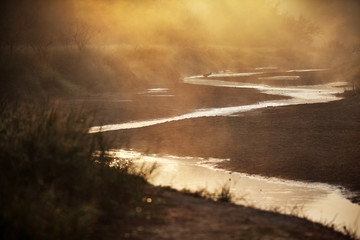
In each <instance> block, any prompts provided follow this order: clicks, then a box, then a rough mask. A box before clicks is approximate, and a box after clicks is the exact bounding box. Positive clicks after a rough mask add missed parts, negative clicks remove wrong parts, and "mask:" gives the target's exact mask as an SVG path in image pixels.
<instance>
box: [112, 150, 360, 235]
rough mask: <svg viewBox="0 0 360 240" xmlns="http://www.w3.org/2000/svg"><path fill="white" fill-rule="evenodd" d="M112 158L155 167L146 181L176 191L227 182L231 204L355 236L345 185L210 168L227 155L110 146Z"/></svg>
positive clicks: (356, 216) (353, 207)
mask: <svg viewBox="0 0 360 240" xmlns="http://www.w3.org/2000/svg"><path fill="white" fill-rule="evenodd" d="M111 153H112V154H113V155H114V157H115V158H126V159H130V160H132V161H133V162H134V163H135V166H137V167H138V168H139V167H140V166H141V167H144V165H143V164H145V168H146V167H151V166H152V165H153V164H154V163H156V164H157V165H156V166H157V167H156V171H155V173H154V174H153V175H152V176H151V177H150V178H149V181H150V182H151V183H152V184H154V185H158V186H170V187H172V188H175V189H178V190H182V189H189V190H192V191H197V190H201V189H207V190H208V191H209V192H212V193H214V192H217V191H219V190H220V189H221V188H222V187H223V186H228V187H230V191H231V194H233V200H234V202H235V203H237V204H243V205H248V206H254V207H256V208H260V209H265V210H274V209H275V210H277V211H280V212H282V213H286V214H291V215H296V216H300V217H307V218H309V219H310V220H312V221H315V222H320V223H322V224H333V225H334V226H335V227H336V229H337V230H339V231H343V230H344V227H346V229H348V230H350V231H353V232H357V235H358V236H359V237H360V206H359V205H357V204H354V203H351V201H350V200H348V199H347V198H346V194H351V193H349V192H348V193H347V192H345V190H343V189H341V188H340V187H336V186H331V185H328V184H323V183H305V182H300V181H290V180H283V179H278V178H265V177H261V176H257V175H247V174H243V173H237V172H229V171H225V170H222V169H217V168H215V164H216V163H218V162H221V161H229V160H227V159H215V158H212V159H203V158H194V157H176V156H157V155H144V154H141V153H139V152H136V151H126V150H113V151H112V152H111Z"/></svg>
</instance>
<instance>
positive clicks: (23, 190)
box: [0, 104, 145, 239]
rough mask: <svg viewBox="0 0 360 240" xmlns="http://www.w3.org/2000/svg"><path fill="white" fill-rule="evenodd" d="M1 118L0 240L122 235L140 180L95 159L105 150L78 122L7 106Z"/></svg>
mask: <svg viewBox="0 0 360 240" xmlns="http://www.w3.org/2000/svg"><path fill="white" fill-rule="evenodd" d="M0 112H1V118H0V164H1V168H0V196H1V198H0V238H1V239H101V238H109V237H110V236H109V234H110V235H111V234H116V236H124V234H125V233H126V231H127V230H128V229H129V228H131V226H130V222H131V221H130V219H131V218H132V217H135V215H136V214H137V211H136V209H137V208H139V207H141V205H142V204H143V202H142V198H143V197H144V196H143V187H144V186H145V180H144V178H143V177H140V176H136V175H133V174H130V173H129V169H128V167H122V168H119V167H113V168H110V167H108V164H107V158H106V157H104V155H103V154H100V155H99V156H98V157H94V155H93V152H94V150H95V149H97V150H99V149H100V150H104V148H105V145H104V142H103V141H102V140H101V138H99V137H98V136H89V135H88V134H87V131H88V128H87V126H88V124H89V121H87V120H86V118H85V117H84V115H83V114H78V113H71V112H70V113H69V112H67V113H64V112H62V111H58V110H56V109H55V108H53V107H49V106H47V107H34V106H24V105H22V106H12V107H10V106H8V105H6V104H2V106H1V111H0ZM95 161H96V163H95Z"/></svg>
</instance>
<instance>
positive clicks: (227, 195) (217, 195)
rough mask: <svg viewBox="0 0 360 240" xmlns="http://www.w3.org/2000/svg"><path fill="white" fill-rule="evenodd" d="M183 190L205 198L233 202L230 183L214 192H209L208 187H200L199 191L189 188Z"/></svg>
mask: <svg viewBox="0 0 360 240" xmlns="http://www.w3.org/2000/svg"><path fill="white" fill-rule="evenodd" d="M181 192H183V193H185V194H188V195H191V196H195V197H200V198H205V199H210V200H213V201H216V202H233V197H234V196H233V194H232V193H231V191H230V185H229V184H224V185H223V186H222V187H221V188H219V189H218V191H215V192H214V193H211V192H209V191H208V190H207V189H205V188H203V189H199V190H197V191H191V190H189V189H183V190H181Z"/></svg>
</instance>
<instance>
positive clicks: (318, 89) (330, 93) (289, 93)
mask: <svg viewBox="0 0 360 240" xmlns="http://www.w3.org/2000/svg"><path fill="white" fill-rule="evenodd" d="M227 74H228V75H229V74H230V73H227ZM244 74H245V73H244ZM247 74H250V73H247ZM233 75H236V73H233ZM184 82H185V83H188V84H197V85H207V86H216V87H232V88H253V89H258V90H260V91H261V92H263V93H265V94H273V95H281V96H286V97H290V99H283V100H273V101H265V102H260V103H256V104H250V105H242V106H235V107H223V108H211V109H200V110H197V111H195V112H191V113H187V114H183V115H180V116H175V117H169V118H162V119H151V120H147V121H136V122H128V123H120V124H109V125H103V126H95V127H92V128H90V130H89V132H90V133H96V132H106V131H114V130H123V129H132V128H141V127H148V126H152V125H156V124H162V123H166V122H171V121H179V120H184V119H189V118H199V117H214V116H230V115H234V114H236V113H240V112H246V111H251V110H255V109H260V108H266V107H278V106H287V105H297V104H307V103H322V102H330V101H335V100H339V99H341V98H340V97H338V96H336V95H337V94H339V93H342V92H343V91H344V89H345V86H346V84H347V83H346V82H336V83H330V84H321V85H311V86H292V87H270V86H266V85H262V84H250V83H239V82H230V81H221V80H210V79H202V78H200V76H194V77H190V78H185V79H184ZM160 91H163V89H160Z"/></svg>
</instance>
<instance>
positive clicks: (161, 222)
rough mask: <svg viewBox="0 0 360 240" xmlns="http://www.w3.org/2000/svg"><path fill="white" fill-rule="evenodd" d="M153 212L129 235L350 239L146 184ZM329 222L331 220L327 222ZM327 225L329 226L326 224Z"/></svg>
mask: <svg viewBox="0 0 360 240" xmlns="http://www.w3.org/2000/svg"><path fill="white" fill-rule="evenodd" d="M146 191H147V193H148V194H150V195H151V196H152V197H153V198H152V203H151V204H153V205H154V208H155V209H157V210H156V211H157V214H156V215H155V219H154V220H153V221H151V222H150V223H149V222H147V223H146V222H145V223H144V225H140V226H138V227H137V228H136V229H135V230H134V231H133V232H131V233H127V235H126V236H127V237H128V238H129V239H154V240H155V239H174V240H177V239H210V240H211V239H214V240H215V239H226V240H228V239H229V240H230V239H234V240H235V239H244V240H245V239H246V240H247V239H319V240H321V239H324V240H325V239H326V240H331V239H334V240H335V239H339V240H340V239H351V237H350V236H344V235H343V234H340V233H337V232H334V231H333V230H332V229H331V228H328V227H324V226H323V225H321V224H317V223H313V222H310V221H307V220H305V219H302V218H297V217H293V216H285V215H281V214H278V213H275V212H267V211H261V210H257V209H253V208H251V207H243V206H238V205H233V204H231V203H224V202H214V201H211V200H206V199H203V198H199V197H195V196H193V195H191V194H185V193H181V192H177V191H174V190H171V189H167V188H159V187H152V186H148V188H147V190H146ZM330 225H331V223H330ZM330 225H329V226H330Z"/></svg>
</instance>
